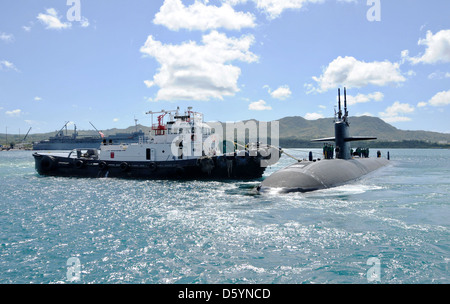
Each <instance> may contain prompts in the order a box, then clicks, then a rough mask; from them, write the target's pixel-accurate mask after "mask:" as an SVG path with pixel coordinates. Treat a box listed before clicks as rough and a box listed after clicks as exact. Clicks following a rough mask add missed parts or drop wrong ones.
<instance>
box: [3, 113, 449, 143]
mask: <svg viewBox="0 0 450 304" xmlns="http://www.w3.org/2000/svg"><path fill="white" fill-rule="evenodd" d="M278 121H279V124H280V125H279V127H280V145H281V146H282V147H304V146H310V147H320V146H322V143H311V142H310V140H311V139H315V138H322V137H332V136H334V124H333V118H322V119H317V120H306V119H304V118H303V117H300V116H291V117H284V118H282V119H279V120H278ZM349 122H350V135H357V136H375V137H377V140H375V141H368V142H363V143H361V145H363V146H370V147H380V148H383V147H392V148H406V147H417V148H418V147H420V148H450V134H448V133H437V132H429V131H405V130H400V129H397V128H395V127H393V126H391V125H390V124H388V123H386V122H384V121H383V120H382V119H380V118H377V117H370V116H360V117H349ZM135 128H136V127H135V126H130V127H128V128H126V129H116V128H114V129H108V130H101V131H102V132H103V133H104V134H105V135H107V136H108V135H112V134H115V133H131V132H133V131H134V130H135ZM137 128H138V130H139V129H141V130H143V131H144V132H148V131H149V130H150V127H147V126H143V125H138V126H137ZM72 133H73V130H70V129H69V130H67V134H68V135H70V134H72ZM55 134H56V131H55V132H49V133H40V134H29V135H28V136H27V138H26V140H25V142H29V143H30V142H35V141H40V140H43V139H48V138H49V137H50V136H54V135H55ZM78 134H79V136H97V135H98V133H97V131H95V130H78ZM269 134H270V131H269ZM24 136H25V135H24V134H22V135H18V134H8V138H7V142H6V135H5V134H4V133H3V134H0V145H5V144H8V145H9V144H10V143H13V144H17V143H21V142H22V141H23V138H24Z"/></svg>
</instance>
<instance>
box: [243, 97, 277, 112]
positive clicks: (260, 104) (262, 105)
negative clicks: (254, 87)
mask: <svg viewBox="0 0 450 304" xmlns="http://www.w3.org/2000/svg"><path fill="white" fill-rule="evenodd" d="M248 109H249V110H252V111H264V110H272V107H271V106H266V102H265V101H264V100H262V99H261V100H258V101H255V102H252V103H251V104H249V105H248Z"/></svg>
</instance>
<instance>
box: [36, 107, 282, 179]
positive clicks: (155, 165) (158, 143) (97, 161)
mask: <svg viewBox="0 0 450 304" xmlns="http://www.w3.org/2000/svg"><path fill="white" fill-rule="evenodd" d="M147 114H151V115H152V127H151V134H150V136H148V137H140V138H139V140H138V141H137V142H134V143H127V144H112V143H109V142H107V141H105V140H104V141H103V143H102V144H101V145H100V147H99V148H98V149H94V148H86V149H83V148H77V149H74V150H72V151H70V152H69V151H67V152H65V153H56V152H54V153H51V152H35V153H33V157H34V159H35V168H36V171H37V172H38V173H39V174H41V175H49V176H67V177H122V178H141V179H255V178H260V177H262V175H263V173H264V171H265V169H266V167H267V166H270V165H272V164H275V163H276V162H277V161H278V159H279V157H280V149H279V148H277V147H273V146H271V145H267V144H261V143H258V142H256V143H249V144H247V145H246V146H245V148H244V149H242V150H236V149H234V151H232V152H228V153H227V152H221V151H220V149H219V146H220V144H223V141H222V140H221V137H220V136H219V134H215V132H214V130H213V128H211V127H210V126H209V125H208V124H206V123H204V122H203V114H202V113H199V112H194V111H192V107H188V110H187V111H184V113H180V109H179V108H177V110H171V111H164V110H162V111H160V112H151V111H150V112H147ZM154 114H158V116H157V118H158V123H156V124H153V115H154ZM166 116H167V117H168V119H167V122H165V123H164V118H165V117H166Z"/></svg>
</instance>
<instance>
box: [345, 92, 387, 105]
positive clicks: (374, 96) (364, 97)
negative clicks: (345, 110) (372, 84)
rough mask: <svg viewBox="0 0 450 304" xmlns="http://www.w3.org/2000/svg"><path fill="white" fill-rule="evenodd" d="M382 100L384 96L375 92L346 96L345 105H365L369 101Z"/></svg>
mask: <svg viewBox="0 0 450 304" xmlns="http://www.w3.org/2000/svg"><path fill="white" fill-rule="evenodd" d="M383 98H384V94H383V93H381V92H375V93H370V94H358V95H356V96H351V95H347V104H348V105H350V106H351V105H354V104H357V103H366V102H369V101H381V100H383Z"/></svg>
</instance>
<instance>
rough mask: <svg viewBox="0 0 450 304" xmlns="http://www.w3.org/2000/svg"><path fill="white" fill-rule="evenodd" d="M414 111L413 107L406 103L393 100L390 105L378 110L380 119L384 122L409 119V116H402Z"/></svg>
mask: <svg viewBox="0 0 450 304" xmlns="http://www.w3.org/2000/svg"><path fill="white" fill-rule="evenodd" d="M412 112H414V107H413V106H411V105H410V104H407V103H400V102H398V101H396V102H394V103H393V104H392V106H390V107H387V108H386V110H385V111H384V112H380V116H381V119H383V120H384V121H386V122H389V123H390V122H404V121H410V120H411V118H409V117H406V116H403V114H409V113H412Z"/></svg>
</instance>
